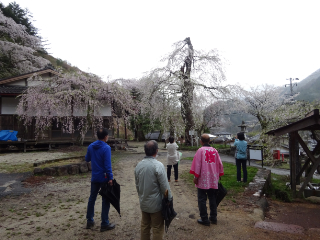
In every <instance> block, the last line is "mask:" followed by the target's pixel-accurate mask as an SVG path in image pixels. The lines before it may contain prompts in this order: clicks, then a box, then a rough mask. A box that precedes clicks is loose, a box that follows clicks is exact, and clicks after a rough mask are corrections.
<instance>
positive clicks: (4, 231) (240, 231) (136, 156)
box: [0, 144, 319, 240]
mask: <svg viewBox="0 0 320 240" xmlns="http://www.w3.org/2000/svg"><path fill="white" fill-rule="evenodd" d="M142 146H143V144H140V146H139V147H138V148H132V150H128V151H123V152H122V151H121V152H120V151H119V152H116V153H114V155H117V159H118V161H117V163H116V164H114V166H113V170H114V176H115V179H117V181H118V182H119V183H120V185H121V216H122V217H121V218H120V217H119V215H118V214H117V212H116V211H115V209H114V208H113V207H111V208H110V221H111V222H114V223H115V224H116V228H115V229H114V230H111V231H107V232H103V233H100V231H99V225H100V214H101V197H100V196H98V198H97V202H96V208H95V221H96V227H95V228H94V229H93V230H87V229H85V225H86V219H85V214H86V208H87V200H88V197H89V193H90V178H91V176H90V174H82V175H77V176H65V177H47V176H44V177H31V178H29V179H27V180H26V181H25V182H24V186H25V187H27V189H29V190H30V193H26V194H22V195H20V196H6V197H4V198H2V199H1V201H0V239H126V240H127V239H130V240H131V239H139V238H140V220H141V212H140V208H139V200H138V196H137V193H136V190H135V185H134V168H135V166H136V165H137V163H138V162H139V161H141V159H142V158H143V157H144V154H143V147H142ZM160 147H161V146H160ZM159 152H160V154H159V156H158V158H157V159H158V160H159V161H161V162H162V163H164V164H165V165H166V154H165V151H164V150H161V149H160V151H159ZM33 154H39V158H38V155H33V156H36V157H37V159H38V160H39V159H42V158H40V157H41V155H42V157H43V156H44V155H48V154H50V155H51V154H53V155H54V156H57V157H58V156H61V155H59V154H57V155H55V154H56V153H43V152H42V153H40V152H39V153H33ZM53 155H51V156H53ZM193 155H194V152H183V156H184V157H187V156H193ZM16 156H17V155H16ZM23 156H24V155H23ZM16 158H17V157H16ZM43 160H44V159H43ZM190 165H191V161H183V162H181V164H180V165H179V174H181V173H183V172H188V171H189V169H190ZM170 188H171V190H172V194H173V197H174V208H175V210H176V212H177V213H178V215H177V217H176V219H174V220H173V222H172V224H171V225H170V228H169V231H168V233H167V234H165V235H164V236H165V237H164V239H174V240H176V239H182V240H185V239H186V240H187V239H192V240H194V239H201V240H202V239H319V231H318V232H317V231H315V230H312V231H311V230H309V229H308V227H306V228H304V231H303V232H302V233H301V234H293V233H287V232H274V231H270V230H265V229H261V228H255V227H254V226H255V223H256V222H258V221H261V218H260V216H258V215H256V214H255V213H254V211H253V209H252V208H250V206H248V204H247V203H246V202H245V199H246V198H244V197H243V196H242V195H241V194H240V195H239V196H237V198H236V199H224V200H223V202H222V203H221V204H220V205H219V208H218V224H217V225H211V226H210V227H205V226H202V225H199V224H197V223H196V219H198V218H199V210H198V206H197V197H196V193H197V192H196V189H195V187H194V186H193V185H190V184H188V183H187V182H185V181H184V180H182V179H179V182H178V183H175V182H171V183H170ZM272 206H273V208H272V211H271V213H270V214H269V216H268V217H269V218H270V219H272V218H273V216H274V215H275V214H276V213H279V211H277V210H278V209H277V207H278V206H277V205H276V204H273V205H272ZM281 207H283V205H281ZM312 227H314V226H312Z"/></svg>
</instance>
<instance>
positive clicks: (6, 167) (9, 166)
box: [0, 163, 33, 173]
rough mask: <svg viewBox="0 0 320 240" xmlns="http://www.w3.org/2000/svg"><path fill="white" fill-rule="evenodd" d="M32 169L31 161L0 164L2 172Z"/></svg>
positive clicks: (18, 171) (28, 170)
mask: <svg viewBox="0 0 320 240" xmlns="http://www.w3.org/2000/svg"><path fill="white" fill-rule="evenodd" d="M30 171H33V164H32V163H21V164H10V163H3V164H0V172H2V173H23V172H30Z"/></svg>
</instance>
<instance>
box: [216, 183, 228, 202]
mask: <svg viewBox="0 0 320 240" xmlns="http://www.w3.org/2000/svg"><path fill="white" fill-rule="evenodd" d="M227 193H228V191H227V189H226V188H225V187H224V186H223V185H222V183H221V182H218V193H217V198H216V203H217V207H218V206H219V203H220V202H221V201H222V199H224V197H225V196H226V195H227Z"/></svg>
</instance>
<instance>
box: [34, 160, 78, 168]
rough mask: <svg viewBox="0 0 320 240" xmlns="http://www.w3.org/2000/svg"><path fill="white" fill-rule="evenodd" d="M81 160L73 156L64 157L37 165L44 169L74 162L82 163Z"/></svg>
mask: <svg viewBox="0 0 320 240" xmlns="http://www.w3.org/2000/svg"><path fill="white" fill-rule="evenodd" d="M82 162H83V160H82V159H77V158H74V159H66V160H61V161H57V162H52V163H45V164H41V165H40V166H39V167H40V168H42V169H44V168H50V167H58V166H62V165H69V164H76V163H82Z"/></svg>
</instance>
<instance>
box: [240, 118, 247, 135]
mask: <svg viewBox="0 0 320 240" xmlns="http://www.w3.org/2000/svg"><path fill="white" fill-rule="evenodd" d="M238 127H239V128H240V132H242V133H244V137H246V132H248V131H247V125H246V124H245V123H244V121H243V120H242V124H241V125H239V126H238Z"/></svg>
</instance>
